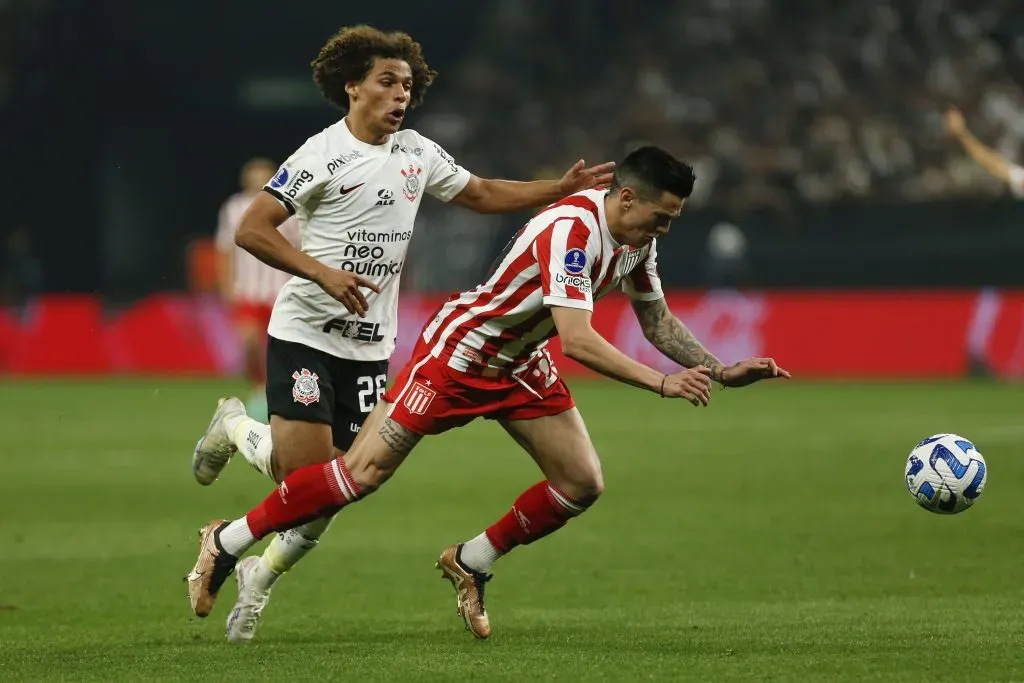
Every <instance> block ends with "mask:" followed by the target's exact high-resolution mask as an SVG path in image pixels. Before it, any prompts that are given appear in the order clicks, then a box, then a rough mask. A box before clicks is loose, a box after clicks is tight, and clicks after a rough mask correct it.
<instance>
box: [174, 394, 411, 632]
mask: <svg viewBox="0 0 1024 683" xmlns="http://www.w3.org/2000/svg"><path fill="white" fill-rule="evenodd" d="M382 405H383V404H382ZM383 409H384V408H383V407H382V410H383ZM419 438H420V437H419V435H416V434H413V433H412V432H410V431H409V430H406V429H405V428H404V427H400V426H398V425H396V424H395V423H393V422H392V420H391V419H390V418H385V419H384V424H383V425H382V427H381V429H380V431H379V432H377V433H373V432H370V431H367V434H366V437H365V438H363V439H361V440H359V443H358V444H354V445H353V448H352V451H350V452H349V453H347V454H345V457H338V458H334V459H333V460H331V461H330V462H328V463H326V464H323V465H309V466H307V467H302V468H300V469H298V470H296V471H294V472H292V473H291V474H289V475H288V476H287V477H285V478H284V481H282V482H281V485H280V486H278V487H277V489H276V490H275V491H274V492H273V493H271V494H270V495H269V496H268V497H267V498H266V499H264V501H263V502H262V503H260V504H259V505H257V506H256V507H255V508H253V509H252V510H251V511H250V512H249V514H247V515H246V516H244V517H241V518H239V519H236V520H235V521H233V522H229V523H224V522H223V520H214V521H212V522H210V523H209V524H207V526H206V527H204V529H203V535H202V538H201V545H200V557H199V560H197V563H196V568H195V569H194V570H193V572H192V573H191V574H190V575H189V576H188V581H189V597H190V599H191V602H192V609H193V611H194V612H195V613H196V614H197V615H198V616H206V615H207V614H209V613H210V609H212V607H213V603H214V602H215V601H216V598H217V591H219V590H220V587H221V586H222V585H223V583H224V580H225V579H226V578H227V576H229V575H230V574H231V572H233V571H234V568H235V565H236V563H237V562H238V558H239V557H241V556H242V555H243V554H244V553H245V552H246V551H248V550H249V548H251V547H252V546H253V545H255V543H256V542H257V541H259V540H260V539H262V538H264V537H266V536H268V535H269V534H271V533H273V532H275V531H276V532H284V531H288V530H289V529H294V528H296V527H298V526H301V525H303V524H305V523H307V522H312V521H313V520H316V519H319V518H321V517H331V516H333V515H334V514H335V513H337V512H338V511H339V510H341V508H343V507H345V506H346V505H349V504H351V503H354V502H356V501H358V500H360V499H361V498H363V497H365V496H366V495H368V494H369V493H371V492H373V491H375V490H376V489H378V488H379V487H380V486H381V485H382V484H383V483H384V482H385V481H387V479H388V478H390V476H391V474H393V473H394V471H395V469H396V468H397V467H398V465H399V464H401V462H402V461H403V460H404V459H405V456H406V455H408V453H409V452H410V451H411V450H412V448H413V447H414V446H415V445H416V443H417V442H418V441H419ZM349 460H351V461H352V462H353V463H355V464H357V466H358V472H359V479H358V480H357V479H356V477H355V476H354V474H353V472H351V471H350V470H349V467H348V465H347V461H349ZM204 553H205V554H204ZM207 569H210V571H209V572H207ZM214 570H215V571H214Z"/></svg>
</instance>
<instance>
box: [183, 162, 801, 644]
mask: <svg viewBox="0 0 1024 683" xmlns="http://www.w3.org/2000/svg"><path fill="white" fill-rule="evenodd" d="M693 182H694V177H693V172H692V169H691V168H690V167H689V166H688V165H686V164H685V163H683V162H681V161H679V160H677V159H675V158H673V157H672V156H671V155H670V154H669V153H667V152H665V151H663V150H661V149H659V148H656V147H644V148H641V149H639V150H636V151H634V152H633V153H631V154H630V155H629V156H627V157H626V158H625V160H623V162H622V163H621V164H620V165H619V166H618V168H617V170H616V172H615V178H614V180H613V182H612V184H611V188H610V189H608V190H598V189H592V190H586V191H583V192H579V193H576V194H574V195H572V196H571V197H568V198H566V199H564V200H562V201H560V202H557V203H555V204H554V205H552V206H550V207H548V208H547V209H546V210H544V211H543V212H541V213H540V214H539V215H537V216H536V217H535V218H534V219H533V220H531V221H530V222H529V223H527V224H526V226H525V227H524V228H523V229H522V230H521V231H520V232H519V233H518V234H517V235H516V237H515V238H514V239H513V240H512V242H511V243H510V244H509V245H508V247H507V248H506V250H505V252H504V253H503V254H502V256H501V258H500V259H499V261H498V263H497V264H496V265H495V267H494V269H493V271H492V273H491V275H490V276H489V277H488V278H487V280H486V281H485V282H484V283H483V284H481V285H479V286H478V287H476V288H475V289H473V290H470V291H468V292H464V293H462V294H460V295H457V296H454V297H452V298H451V299H449V300H448V302H447V303H445V304H444V305H443V306H442V307H441V308H440V309H439V310H438V311H437V313H436V315H435V316H434V317H433V319H431V320H430V321H428V323H427V325H426V327H425V328H424V329H423V332H422V334H421V336H420V339H419V340H418V344H417V347H416V350H415V351H414V353H413V357H412V359H411V360H410V361H409V363H408V364H407V365H406V366H405V367H404V368H403V369H402V370H401V372H400V373H399V374H398V377H397V379H396V382H395V384H394V386H393V387H392V388H391V389H389V390H388V391H387V392H386V393H385V394H384V396H383V398H382V400H381V402H380V403H379V404H378V405H377V407H376V408H375V409H374V411H373V413H372V414H371V416H370V418H369V420H368V421H367V423H366V425H365V426H364V429H363V433H362V435H361V436H360V439H359V440H358V441H357V442H356V443H355V444H354V446H353V447H352V449H351V450H350V451H348V453H346V454H345V455H344V456H341V457H338V458H335V459H334V460H333V461H331V462H330V463H327V464H325V465H317V466H310V467H304V468H302V469H299V470H296V471H294V472H292V473H291V474H290V475H288V476H287V477H285V479H284V481H283V482H282V483H281V485H280V486H279V488H278V489H277V490H276V491H274V492H273V493H272V494H271V495H270V496H268V497H267V498H266V499H265V500H264V501H263V503H261V504H260V505H259V506H257V507H256V508H254V509H253V510H252V511H251V512H250V513H249V514H248V515H247V516H245V517H242V518H240V519H237V520H235V521H233V522H228V521H226V520H214V521H211V522H209V523H208V524H207V526H206V527H205V529H206V532H205V533H206V534H207V543H206V545H205V546H204V547H203V548H202V549H201V551H200V556H199V559H198V561H197V563H196V565H195V569H194V570H193V571H194V572H196V573H197V574H199V575H200V576H201V577H202V578H201V580H198V581H196V586H197V587H198V590H199V593H198V595H197V596H196V598H197V599H198V600H199V601H200V603H201V604H204V605H209V604H211V603H212V601H213V599H214V597H215V595H216V591H217V588H218V587H219V585H220V583H222V582H223V581H224V579H225V578H226V576H227V575H228V574H229V573H230V571H231V568H232V567H233V565H234V564H235V562H236V558H238V557H241V555H242V554H243V553H245V552H246V551H247V550H248V549H249V548H250V547H251V546H252V545H253V544H254V543H255V542H256V541H257V540H258V539H260V538H262V537H264V536H266V535H267V534H269V533H271V532H273V531H281V530H284V529H289V528H292V527H294V526H296V525H298V524H302V523H305V522H308V521H309V520H310V519H314V518H317V517H321V516H324V515H328V516H329V515H333V514H335V513H336V512H337V511H338V510H339V509H341V508H342V507H344V506H345V505H348V504H351V503H354V502H356V501H358V500H361V499H362V498H364V497H365V496H367V495H368V494H370V493H372V492H373V491H376V490H377V489H378V488H379V487H380V486H381V485H382V484H383V483H384V482H385V481H387V480H388V479H389V478H390V476H391V475H392V474H393V473H394V472H395V470H396V468H397V467H398V466H399V465H400V464H401V463H402V462H403V461H404V459H405V457H406V456H407V455H408V454H409V452H410V451H411V450H412V449H413V447H414V446H415V445H416V444H417V443H418V442H419V440H420V439H421V438H422V437H423V436H425V435H428V434H440V433H442V432H445V431H447V430H449V429H453V428H455V427H461V426H463V425H465V424H467V423H469V422H470V421H472V420H473V419H475V418H477V417H484V418H486V419H492V420H496V421H497V422H498V424H500V425H501V426H502V427H503V428H504V429H505V431H507V432H508V433H509V435H510V436H511V437H512V438H513V439H514V440H515V441H516V442H517V443H518V444H520V445H521V446H522V447H523V448H524V449H525V450H526V451H527V452H528V453H529V454H530V455H531V456H532V457H533V459H534V460H535V461H536V462H537V464H538V465H539V466H540V469H541V471H542V472H543V473H544V476H545V480H543V481H541V482H539V483H537V484H535V485H534V486H532V487H530V488H529V489H527V490H526V491H525V492H524V493H523V494H522V495H520V496H519V497H518V498H517V499H516V501H515V502H514V503H513V505H512V508H511V510H509V512H508V513H507V514H505V515H504V516H503V517H501V518H500V519H499V520H498V521H497V522H495V523H494V524H492V525H491V526H489V527H487V528H486V529H485V530H484V531H483V532H482V533H480V534H479V535H477V536H476V537H474V538H472V539H471V540H469V541H467V542H465V543H460V544H456V545H452V546H450V547H448V548H446V549H445V550H444V551H443V552H442V553H441V556H440V558H439V559H438V563H437V566H438V568H439V569H441V571H442V572H443V575H444V576H445V577H447V578H448V579H449V580H450V581H451V582H452V584H453V585H454V586H455V589H456V593H457V597H458V603H459V613H460V614H461V616H462V617H463V619H464V620H465V623H466V626H467V628H469V629H470V630H471V631H472V633H473V635H475V636H476V637H478V638H487V637H488V636H489V635H490V633H491V627H490V621H489V618H488V615H487V612H486V610H485V608H484V584H485V583H486V582H487V581H488V580H489V579H490V575H489V572H490V569H491V565H492V564H493V563H494V562H495V560H497V559H498V558H499V557H501V556H502V555H504V554H506V553H508V552H509V551H511V550H512V549H513V548H515V547H517V546H520V545H526V544H529V543H532V542H534V541H536V540H538V539H540V538H543V537H544V536H547V535H548V534H550V533H552V532H554V531H556V530H558V529H559V528H561V527H562V526H564V525H565V523H566V522H567V521H568V520H569V519H571V518H572V517H575V516H577V515H579V514H581V513H583V512H584V511H586V510H587V508H589V507H590V506H591V505H592V504H593V503H594V501H596V500H597V498H598V496H600V495H601V492H602V491H603V490H604V479H603V477H602V474H601V463H600V461H599V460H598V456H597V453H596V452H595V450H594V445H593V444H592V443H591V441H590V437H589V436H588V434H587V430H586V427H585V426H584V424H583V420H582V418H581V417H580V414H579V412H578V411H577V410H576V407H575V404H574V403H573V400H572V396H571V395H570V393H569V389H568V387H567V386H566V385H565V382H564V381H563V380H562V379H561V378H560V377H559V375H558V371H557V369H556V368H555V366H554V365H553V363H552V362H551V358H550V356H549V354H548V353H547V350H546V348H545V345H546V343H547V341H548V340H549V339H550V338H552V337H554V336H556V335H557V336H559V338H560V339H561V343H562V351H563V352H564V353H565V354H566V355H567V356H568V357H570V358H573V359H575V360H577V361H579V362H580V363H582V364H583V365H585V366H587V367H589V368H591V369H592V370H595V371H597V372H599V373H601V374H603V375H605V376H608V377H611V378H613V379H616V380H618V381H620V382H623V383H625V384H629V385H632V386H635V387H639V388H641V389H645V390H647V391H649V392H652V393H654V394H656V395H659V396H661V397H664V398H680V397H681V398H685V399H687V400H689V401H691V402H692V403H693V404H694V405H707V404H708V402H709V401H710V398H711V393H710V390H711V384H710V382H711V380H712V379H713V380H715V381H717V382H719V383H721V384H722V385H724V386H745V385H747V384H751V383H753V382H756V381H758V380H761V379H767V378H772V377H789V373H787V372H786V371H785V370H783V369H782V368H780V367H779V366H778V365H776V363H775V361H774V360H772V359H771V358H751V359H747V360H744V361H740V362H738V363H736V364H734V365H730V366H728V367H726V366H723V364H722V363H720V362H719V361H718V359H716V358H715V357H714V356H713V355H711V354H710V353H709V352H708V351H707V350H705V349H704V347H703V346H701V344H700V343H699V342H698V341H697V340H696V339H695V338H694V336H693V334H692V333H691V332H690V331H689V330H688V329H687V328H686V326H685V325H684V324H683V323H682V322H681V321H679V320H678V319H677V318H676V317H675V316H674V315H672V313H671V311H670V310H669V309H668V306H667V305H666V303H665V299H664V295H663V293H662V290H661V282H660V279H659V277H658V269H657V240H658V239H659V238H663V237H665V236H666V235H667V234H668V232H669V226H670V224H671V222H672V220H673V219H674V218H676V217H678V216H679V214H680V213H681V212H682V209H683V204H684V203H685V201H686V198H687V197H688V196H689V195H690V193H691V191H692V189H693ZM617 290H622V291H624V292H625V293H626V295H627V296H629V297H630V298H631V299H632V302H633V307H634V309H635V311H636V315H637V318H638V320H639V322H640V325H641V326H642V328H643V331H644V334H645V335H646V337H647V339H648V340H650V342H651V343H652V344H653V345H654V346H655V347H657V348H658V349H659V350H660V351H661V352H662V353H664V354H665V355H667V356H668V357H670V358H671V359H673V360H674V361H676V362H677V363H679V364H680V365H682V366H684V367H685V368H687V369H686V370H682V371H680V372H676V373H673V374H669V375H664V374H662V373H660V372H658V371H656V370H653V369H652V368H649V367H647V366H645V365H643V364H641V363H639V362H637V361H635V360H633V359H631V358H629V357H627V356H626V355H624V354H623V353H622V352H620V351H619V350H618V349H616V348H615V347H614V346H612V345H611V344H610V343H608V342H607V341H606V340H605V339H603V338H602V337H601V336H600V335H599V334H598V333H597V332H595V331H594V329H593V327H592V326H591V323H590V321H591V312H592V310H593V305H594V302H595V300H597V299H600V298H601V297H603V296H605V295H606V294H608V293H610V292H613V291H617Z"/></svg>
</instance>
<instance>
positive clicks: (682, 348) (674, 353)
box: [633, 299, 724, 382]
mask: <svg viewBox="0 0 1024 683" xmlns="http://www.w3.org/2000/svg"><path fill="white" fill-rule="evenodd" d="M633 310H634V311H636V317H637V320H639V321H640V328H641V329H642V330H643V331H644V336H645V337H647V340H648V341H649V342H651V344H653V345H654V347H655V348H656V349H658V350H659V351H661V352H662V353H663V354H665V355H666V356H668V357H669V358H671V359H672V360H674V361H675V362H677V363H679V364H680V365H682V366H683V367H687V368H694V367H697V366H698V365H703V366H704V367H706V368H709V369H710V370H711V379H713V380H715V381H716V382H721V381H722V371H723V370H724V367H723V366H722V363H721V361H719V360H718V359H717V358H715V357H714V356H713V355H711V354H710V353H709V352H708V350H707V349H705V348H704V346H703V345H701V343H700V342H699V341H697V338H696V337H695V336H693V332H690V330H689V329H688V328H687V327H686V325H684V324H683V323H682V321H680V320H679V318H677V317H675V316H674V315H672V311H670V310H669V309H668V304H666V303H665V300H664V299H658V300H657V301H634V302H633Z"/></svg>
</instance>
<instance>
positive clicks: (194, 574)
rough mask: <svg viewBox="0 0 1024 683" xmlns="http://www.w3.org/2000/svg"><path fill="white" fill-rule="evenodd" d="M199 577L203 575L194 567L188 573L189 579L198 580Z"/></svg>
mask: <svg viewBox="0 0 1024 683" xmlns="http://www.w3.org/2000/svg"><path fill="white" fill-rule="evenodd" d="M201 578H203V575H202V574H200V573H199V572H197V571H196V570H195V569H193V570H192V571H191V572H190V573H189V575H188V580H189V581H198V580H199V579H201Z"/></svg>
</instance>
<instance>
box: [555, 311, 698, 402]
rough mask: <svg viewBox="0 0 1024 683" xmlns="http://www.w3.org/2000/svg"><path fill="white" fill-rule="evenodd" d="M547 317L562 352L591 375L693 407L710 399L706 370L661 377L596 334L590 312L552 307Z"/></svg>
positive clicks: (655, 371)
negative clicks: (555, 330)
mask: <svg viewBox="0 0 1024 683" xmlns="http://www.w3.org/2000/svg"><path fill="white" fill-rule="evenodd" d="M551 315H552V317H553V318H554V320H555V328H556V329H557V330H558V337H559V339H561V341H562V353H564V354H565V355H566V356H568V357H569V358H572V359H573V360H574V361H576V362H578V363H581V364H582V365H585V366H586V367H588V368H590V369H591V370H593V371H594V372H599V373H601V374H602V375H604V376H605V377H611V378H612V379H615V380H618V381H620V382H623V383H625V384H631V385H633V386H635V387H640V388H641V389H647V390H648V391H653V392H654V393H656V394H659V395H661V396H664V397H666V398H685V399H687V400H688V401H690V402H691V403H693V404H694V405H707V404H708V401H710V400H711V380H710V372H709V370H708V369H707V368H702V367H697V368H692V369H689V370H686V371H685V372H680V373H676V374H674V375H665V374H663V373H660V372H658V371H657V370H654V369H652V368H649V367H647V366H646V365H644V364H643V363H639V362H637V361H635V360H633V359H632V358H630V357H629V356H627V355H626V354H624V353H622V352H621V351H619V350H618V349H617V348H615V347H614V346H612V344H611V343H609V342H608V340H607V339H605V338H604V337H602V336H601V335H599V334H598V333H597V331H596V330H594V328H593V327H592V326H591V324H590V318H591V312H590V311H588V310H585V309H580V308H566V307H561V306H552V307H551Z"/></svg>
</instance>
